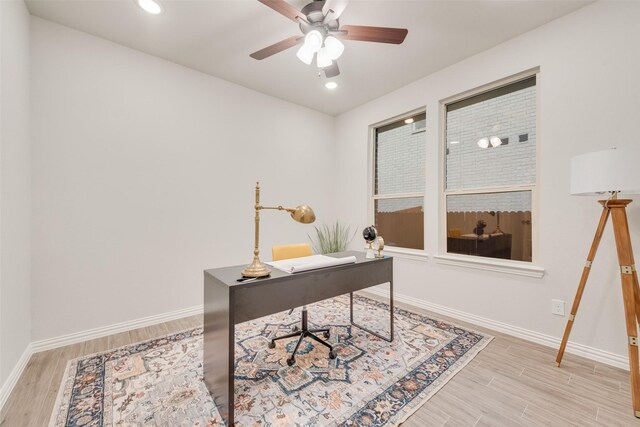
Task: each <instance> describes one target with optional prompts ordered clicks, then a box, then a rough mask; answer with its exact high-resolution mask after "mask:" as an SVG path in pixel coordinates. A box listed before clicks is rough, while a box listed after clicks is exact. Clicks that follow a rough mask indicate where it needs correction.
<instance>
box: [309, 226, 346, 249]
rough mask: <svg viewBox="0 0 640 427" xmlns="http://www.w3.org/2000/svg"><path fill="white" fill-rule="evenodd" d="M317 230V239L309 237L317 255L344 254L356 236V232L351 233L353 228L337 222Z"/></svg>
mask: <svg viewBox="0 0 640 427" xmlns="http://www.w3.org/2000/svg"><path fill="white" fill-rule="evenodd" d="M314 228H315V229H316V239H315V240H314V239H313V238H312V237H311V236H309V240H311V245H312V246H313V251H314V252H315V253H317V254H329V253H333V252H343V251H345V250H347V246H349V243H350V242H351V240H353V237H354V236H355V235H356V232H355V230H354V231H353V233H352V232H351V227H350V226H346V225H344V224H341V223H340V221H338V220H336V222H335V223H334V224H331V225H328V224H322V225H321V226H319V227H314Z"/></svg>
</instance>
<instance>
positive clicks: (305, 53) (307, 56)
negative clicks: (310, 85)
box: [296, 44, 314, 65]
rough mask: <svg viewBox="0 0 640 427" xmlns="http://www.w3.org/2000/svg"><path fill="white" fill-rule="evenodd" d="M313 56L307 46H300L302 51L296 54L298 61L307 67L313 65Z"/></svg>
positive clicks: (299, 50)
mask: <svg viewBox="0 0 640 427" xmlns="http://www.w3.org/2000/svg"><path fill="white" fill-rule="evenodd" d="M313 55H314V53H313V51H312V50H310V49H308V48H307V45H306V44H303V45H302V46H300V49H298V52H297V53H296V56H297V57H298V59H299V60H300V61H302V62H304V63H305V64H307V65H311V62H312V61H313Z"/></svg>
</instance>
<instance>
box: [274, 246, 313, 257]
mask: <svg viewBox="0 0 640 427" xmlns="http://www.w3.org/2000/svg"><path fill="white" fill-rule="evenodd" d="M311 255H313V252H312V251H311V245H310V244H308V243H297V244H295V245H281V246H273V247H272V248H271V259H272V260H274V261H278V260H281V259H290V258H300V257H303V256H311Z"/></svg>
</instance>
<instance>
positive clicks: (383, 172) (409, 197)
mask: <svg viewBox="0 0 640 427" xmlns="http://www.w3.org/2000/svg"><path fill="white" fill-rule="evenodd" d="M425 122H426V114H425V113H424V112H422V113H419V114H414V115H411V116H407V117H404V118H402V119H400V120H398V121H394V122H392V123H387V124H384V125H382V126H379V127H375V128H374V144H373V157H374V161H373V164H374V167H373V174H374V177H373V220H374V224H375V227H376V228H377V229H378V234H379V235H381V236H382V237H383V238H384V241H385V245H387V246H394V247H400V248H408V249H424V188H425V157H426V144H425V132H424V130H425Z"/></svg>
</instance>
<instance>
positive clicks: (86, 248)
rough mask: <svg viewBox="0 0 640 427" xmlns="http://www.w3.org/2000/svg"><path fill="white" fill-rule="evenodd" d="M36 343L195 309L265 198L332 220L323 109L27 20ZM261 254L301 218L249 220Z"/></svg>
mask: <svg viewBox="0 0 640 427" xmlns="http://www.w3.org/2000/svg"><path fill="white" fill-rule="evenodd" d="M31 25H32V34H31V36H32V56H31V64H32V78H31V84H32V86H31V91H32V104H31V105H32V108H31V112H32V123H33V127H32V135H33V136H32V142H33V147H32V162H33V163H32V170H33V199H32V203H33V222H32V233H33V241H32V247H33V261H32V262H33V270H32V271H33V274H32V282H33V289H32V295H33V339H34V340H41V339H45V338H50V337H56V336H60V335H63V334H68V333H72V332H77V331H83V330H87V329H90V328H94V327H100V326H105V325H110V324H114V323H117V322H123V321H127V320H131V319H138V318H141V317H145V316H150V315H155V314H160V313H164V312H169V311H172V310H177V309H183V308H188V307H193V306H198V305H201V304H202V281H203V270H204V269H206V268H213V267H219V266H224V265H231V264H245V263H249V262H250V261H251V258H252V250H253V225H254V222H253V203H254V193H253V191H254V186H255V181H256V180H257V179H260V181H261V184H262V189H263V191H262V202H263V203H264V204H283V205H294V206H295V205H296V204H301V203H307V204H309V205H310V206H312V207H313V208H315V210H316V214H317V217H318V221H319V222H322V221H332V220H333V219H334V218H335V213H334V211H333V206H334V199H335V196H334V190H333V181H332V176H333V174H332V172H331V170H332V169H331V168H332V165H333V159H334V127H333V125H334V123H333V118H332V117H330V116H327V115H324V114H321V113H318V112H315V111H312V110H308V109H305V108H302V107H300V106H297V105H293V104H289V103H286V102H284V101H280V100H277V99H275V98H272V97H269V96H266V95H262V94H259V93H257V92H254V91H251V90H249V89H246V88H243V87H240V86H237V85H235V84H231V83H228V82H225V81H223V80H220V79H217V78H213V77H211V76H208V75H205V74H201V73H199V72H196V71H193V70H190V69H187V68H184V67H182V66H178V65H175V64H173V63H170V62H167V61H165V60H162V59H158V58H155V57H152V56H149V55H146V54H143V53H140V52H138V51H134V50H131V49H128V48H125V47H122V46H120V45H117V44H114V43H111V42H108V41H105V40H103V39H99V38H96V37H93V36H90V35H87V34H85V33H81V32H78V31H75V30H71V29H69V28H67V27H63V26H60V25H57V24H54V23H51V22H48V21H44V20H41V19H39V18H35V17H34V18H32V21H31ZM262 226H263V227H262V230H261V238H262V241H261V243H262V244H261V247H262V249H263V254H264V257H263V259H270V257H271V254H270V250H269V248H270V247H271V245H272V244H276V243H290V242H295V241H301V242H302V241H307V233H311V232H312V231H313V227H312V226H309V225H303V224H299V223H296V222H294V221H293V220H291V219H290V218H289V217H288V215H286V214H283V213H281V212H272V211H268V212H264V213H263V214H262Z"/></svg>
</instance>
